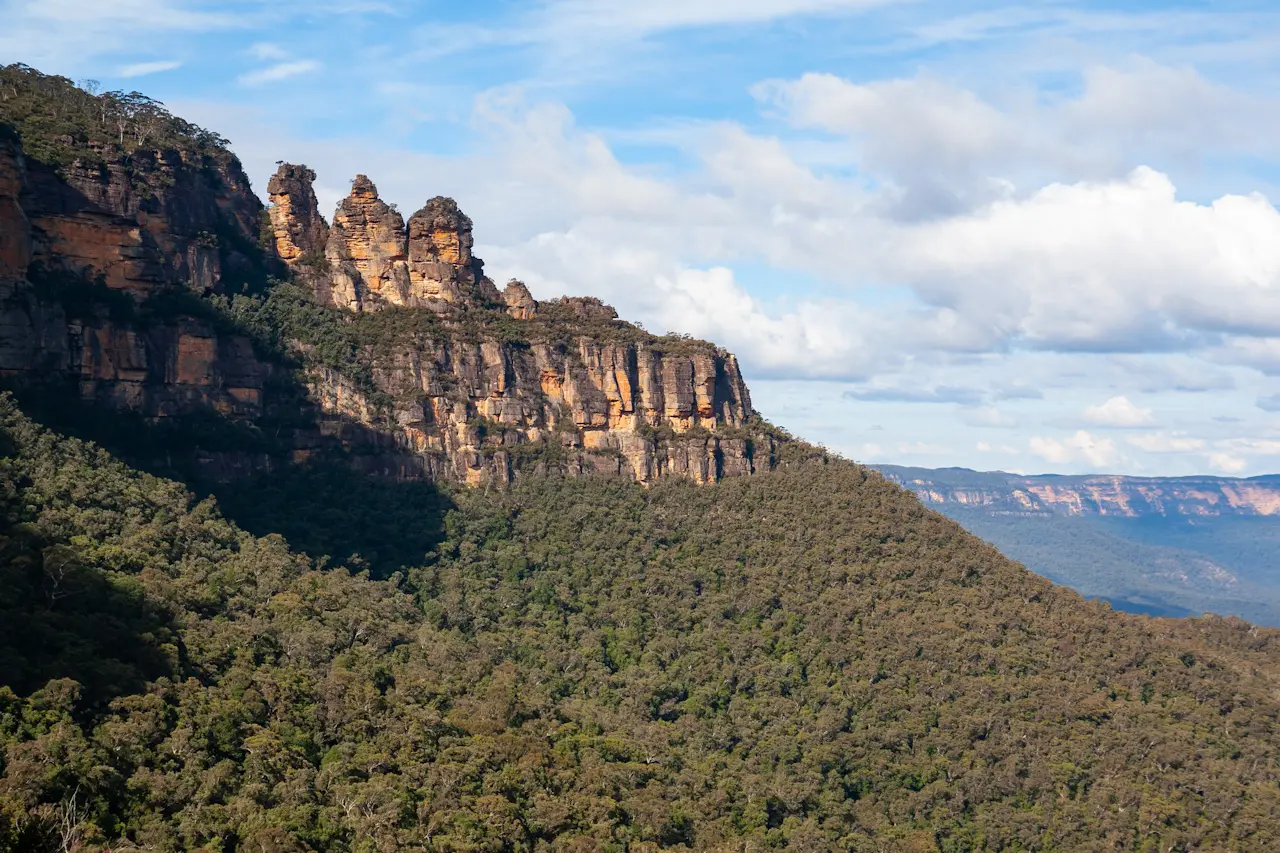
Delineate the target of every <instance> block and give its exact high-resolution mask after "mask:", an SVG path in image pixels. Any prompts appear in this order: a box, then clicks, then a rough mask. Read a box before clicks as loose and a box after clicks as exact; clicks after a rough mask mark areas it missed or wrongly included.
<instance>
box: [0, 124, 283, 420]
mask: <svg viewBox="0 0 1280 853" xmlns="http://www.w3.org/2000/svg"><path fill="white" fill-rule="evenodd" d="M170 153H172V152H168V153H166V152H159V153H156V154H154V155H148V156H144V157H141V158H139V159H138V160H135V161H134V162H132V163H130V164H129V167H130V168H129V170H128V171H126V170H125V168H124V166H123V165H122V164H115V165H113V166H108V167H106V168H102V169H90V168H84V167H74V168H72V169H70V170H68V174H67V175H66V178H65V180H64V179H63V178H62V177H61V176H59V175H58V174H56V173H55V172H54V170H53V169H51V168H49V167H47V166H45V165H43V164H40V163H37V162H33V161H31V160H29V159H28V158H25V157H24V156H23V153H22V147H21V145H20V144H19V142H18V140H17V138H16V136H15V135H13V134H11V133H10V134H7V136H6V138H5V139H4V141H0V234H3V239H0V376H5V377H9V378H10V379H19V380H22V381H25V382H30V381H40V382H50V381H54V382H69V383H71V384H73V385H74V386H75V387H76V389H77V391H78V393H79V394H80V395H81V396H82V397H84V398H85V399H91V400H96V401H99V402H102V403H106V404H108V405H113V406H118V407H122V408H128V409H131V410H135V411H138V412H140V413H142V414H144V415H146V416H148V417H164V416H167V415H174V414H183V413H189V412H192V411H195V410H199V409H210V410H214V411H217V412H221V413H224V414H229V415H234V416H237V417H243V418H254V417H257V416H259V415H260V414H261V411H262V408H261V406H262V399H261V397H262V388H263V384H264V382H265V379H266V377H267V375H268V374H269V373H270V368H269V366H268V365H266V364H265V363H263V362H261V361H260V360H259V359H257V358H256V357H255V356H254V353H253V348H252V346H251V345H250V343H249V339H248V338H247V337H245V336H243V335H234V334H231V335H228V334H225V333H222V334H220V333H218V332H216V331H215V329H214V325H213V323H212V322H210V320H209V319H208V318H202V317H199V316H192V315H190V314H184V313H182V312H180V311H174V312H170V316H168V317H163V318H162V317H158V316H155V315H154V314H152V315H149V316H147V317H145V318H143V317H140V316H138V314H137V313H136V312H135V311H134V310H133V307H134V303H135V302H137V301H140V300H144V299H146V298H147V297H150V296H152V295H154V294H155V293H156V292H157V291H158V290H162V289H164V288H166V287H168V288H181V289H183V290H184V291H185V290H186V289H187V288H196V289H198V290H200V291H214V290H218V289H219V288H220V286H221V284H222V280H223V272H224V270H226V269H227V268H228V266H235V265H240V266H241V267H243V268H249V267H250V266H251V265H252V261H251V260H250V259H249V258H248V257H247V256H246V255H243V254H241V253H240V252H239V251H238V250H236V249H234V248H231V249H229V250H225V249H224V250H220V247H219V246H218V244H217V241H216V237H215V236H214V235H215V234H216V233H223V234H226V235H231V236H232V237H233V238H234V237H239V238H241V239H242V240H243V241H245V242H247V240H248V236H249V234H250V233H252V231H251V229H252V227H253V225H254V224H255V223H256V219H257V217H258V211H259V209H260V206H258V207H255V205H254V201H255V200H254V199H253V198H252V196H251V195H249V194H248V182H247V180H245V179H244V176H243V173H241V172H240V171H239V166H238V164H233V165H230V166H228V168H227V170H226V172H225V173H219V172H216V171H212V170H204V169H195V168H190V167H188V166H186V165H184V164H183V163H182V161H181V159H180V158H178V157H176V156H170ZM147 187H153V188H154V192H151V193H150V194H148V193H146V192H144V188H147ZM206 238H207V239H206ZM228 262H229V263H228ZM84 277H88V278H90V279H94V278H97V279H98V280H99V281H100V282H101V283H102V284H105V286H106V288H109V289H111V290H115V291H120V292H121V293H120V298H121V299H123V302H120V301H119V300H117V301H116V302H115V307H116V310H105V309H100V310H95V309H93V308H91V307H89V306H87V305H84V304H81V302H82V300H79V299H78V298H69V297H70V296H72V295H77V296H78V293H77V291H75V290H72V291H68V290H67V284H68V282H75V281H77V280H82V279H83V278H84ZM29 278H32V279H34V280H28V279H29ZM81 290H83V288H82V289H81ZM122 308H123V310H121V309H122Z"/></svg>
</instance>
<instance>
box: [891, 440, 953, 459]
mask: <svg viewBox="0 0 1280 853" xmlns="http://www.w3.org/2000/svg"><path fill="white" fill-rule="evenodd" d="M896 449H897V451H898V453H900V454H902V455H903V456H946V455H947V454H949V453H950V452H951V448H950V447H947V446H946V445H945V444H935V443H933V442H928V441H903V442H899V443H898V446H897V448H896Z"/></svg>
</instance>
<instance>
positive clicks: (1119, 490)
mask: <svg viewBox="0 0 1280 853" xmlns="http://www.w3.org/2000/svg"><path fill="white" fill-rule="evenodd" d="M876 467H877V468H878V469H879V470H880V471H881V473H883V474H884V475H885V476H886V477H888V478H889V479H891V480H893V481H895V482H897V483H900V484H901V485H903V486H906V487H907V488H909V489H911V490H912V491H914V492H915V493H916V495H917V496H918V497H919V498H920V499H921V500H922V501H924V502H925V503H927V504H933V505H939V506H942V505H946V506H964V507H974V508H981V509H984V510H986V511H988V512H994V513H1008V514H1041V515H1067V516H1111V517H1116V518H1142V517H1148V516H1172V517H1185V518H1199V517H1207V516H1270V515H1280V477H1275V476H1267V477H1255V478H1252V479H1237V478H1233V477H1120V476H1109V475H1108V476H1078V477H1072V476H1057V475H1046V476H1038V477H1024V476H1019V475H1015V474H1003V473H999V472H996V473H983V472H977V471H968V470H966V469H962V468H948V469H943V470H929V469H924V468H903V467H898V466H894V465H880V466H876Z"/></svg>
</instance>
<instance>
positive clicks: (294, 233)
mask: <svg viewBox="0 0 1280 853" xmlns="http://www.w3.org/2000/svg"><path fill="white" fill-rule="evenodd" d="M315 180H316V173H315V172H313V171H311V170H310V169H308V168H307V167H306V166H293V165H290V164H287V163H286V164H283V165H281V167H280V169H279V170H278V171H277V172H276V173H275V175H273V176H272V177H271V180H270V181H269V182H268V183H267V197H268V198H269V199H270V200H271V207H270V208H269V209H268V210H269V212H270V216H271V232H272V237H273V239H274V240H275V247H276V253H277V254H278V255H279V256H280V259H281V260H283V261H284V262H285V263H290V264H293V263H298V262H307V261H312V262H314V261H317V260H319V259H320V258H321V257H323V255H324V250H325V247H326V246H327V245H328V243H329V225H328V223H326V222H325V221H324V217H323V216H321V215H320V205H319V202H318V201H317V200H316V193H315V189H314V184H315Z"/></svg>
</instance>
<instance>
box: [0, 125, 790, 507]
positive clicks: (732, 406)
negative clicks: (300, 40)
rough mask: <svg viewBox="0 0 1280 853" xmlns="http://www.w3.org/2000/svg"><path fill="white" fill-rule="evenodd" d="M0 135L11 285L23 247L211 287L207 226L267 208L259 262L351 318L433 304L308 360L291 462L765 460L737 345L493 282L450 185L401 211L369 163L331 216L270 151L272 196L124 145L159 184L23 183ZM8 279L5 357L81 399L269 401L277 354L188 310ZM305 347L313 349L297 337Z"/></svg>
mask: <svg viewBox="0 0 1280 853" xmlns="http://www.w3.org/2000/svg"><path fill="white" fill-rule="evenodd" d="M4 146H5V147H0V219H3V220H4V223H5V224H6V227H5V229H4V234H5V237H4V241H3V242H0V279H3V278H4V277H5V276H6V275H7V276H8V277H9V279H10V280H11V281H15V282H16V281H17V280H18V279H19V278H20V277H21V276H23V275H25V273H26V269H27V267H28V264H30V263H33V262H34V263H36V264H38V265H43V266H45V267H51V268H57V269H61V270H64V271H66V272H69V273H74V274H77V275H82V276H85V277H87V278H99V279H100V280H101V281H102V282H104V283H105V284H106V285H107V287H109V288H112V289H115V290H123V291H127V292H129V293H131V294H133V295H134V296H135V297H137V298H138V299H140V300H143V299H146V298H147V297H148V296H149V295H151V294H153V293H158V292H160V291H161V290H162V289H163V288H165V287H170V286H180V285H185V286H188V287H191V288H193V289H194V290H195V291H197V292H200V293H206V292H218V291H220V290H222V289H224V288H223V284H224V279H225V276H226V274H227V268H228V266H231V267H234V266H235V265H236V264H238V263H241V261H240V260H239V259H238V258H237V255H236V252H235V251H228V246H227V245H225V244H224V245H219V240H218V238H217V236H216V235H218V234H221V235H224V237H223V239H224V240H226V239H228V238H229V242H232V243H234V244H235V246H236V247H239V246H248V245H252V242H251V241H252V240H253V239H255V238H256V236H257V235H256V233H255V230H254V229H255V228H256V226H257V223H258V222H259V221H262V227H263V239H264V240H266V247H267V251H268V253H269V254H270V255H271V256H272V257H271V259H269V260H270V262H271V263H278V262H283V265H282V269H284V268H288V269H290V270H291V271H292V274H293V275H292V277H293V278H294V279H295V280H296V281H297V282H300V283H305V285H306V286H308V287H309V288H310V289H311V290H312V292H313V293H314V295H315V298H316V300H317V301H318V302H320V303H322V304H324V305H329V306H332V307H333V308H336V309H341V310H342V311H348V312H355V313H358V314H364V313H367V312H373V311H382V310H389V309H427V310H428V312H429V314H428V316H431V317H435V318H437V319H436V320H433V321H432V325H431V326H430V328H431V329H432V330H433V331H431V333H430V334H429V335H427V336H426V337H425V338H424V337H423V336H421V335H418V336H416V337H415V336H409V337H404V338H403V339H391V340H389V341H387V340H384V341H382V342H381V344H380V345H379V346H378V347H376V348H371V349H368V350H367V351H366V352H364V354H363V356H362V357H366V358H367V359H368V365H369V370H368V373H369V374H370V375H371V376H372V380H371V383H370V381H364V382H357V381H355V380H354V379H352V378H351V377H350V376H348V375H347V374H346V373H344V372H343V370H342V369H341V368H339V369H336V370H335V369H331V368H323V367H319V366H316V365H314V364H313V365H312V366H311V367H309V368H308V369H307V370H306V374H305V382H306V385H307V388H308V390H309V394H310V396H311V398H312V400H313V401H314V403H315V404H316V406H317V408H318V409H319V412H320V422H319V423H318V425H317V427H316V428H315V429H313V430H311V431H307V430H302V431H301V432H299V433H298V434H297V435H296V437H295V440H294V442H293V446H294V447H295V450H294V458H295V459H303V458H306V457H308V456H309V455H311V454H312V453H313V452H314V451H315V450H317V449H323V448H324V447H329V446H333V445H335V444H337V445H342V446H345V447H347V448H348V449H349V450H358V451H360V453H359V460H360V462H361V464H362V465H364V466H365V467H368V468H371V469H375V470H379V471H383V472H385V473H388V474H391V475H394V476H401V477H415V476H429V477H436V478H446V479H453V480H458V481H462V482H467V483H478V482H483V481H486V480H493V479H497V480H506V479H509V478H510V477H512V476H513V475H514V474H515V473H516V472H518V471H519V470H527V469H531V468H532V469H537V468H540V467H546V466H555V467H558V468H561V469H563V470H567V471H570V472H582V471H606V472H613V473H617V474H621V475H623V476H627V477H632V478H635V479H637V480H640V481H650V480H653V479H655V478H659V477H663V476H671V475H675V476H683V477H688V478H690V479H693V480H695V481H698V482H709V481H714V480H716V479H719V478H721V477H726V476H740V475H745V474H750V473H752V472H753V471H754V470H756V469H757V468H759V467H770V466H771V465H772V464H774V459H773V439H772V438H769V437H768V436H767V435H765V434H764V433H763V432H761V431H760V430H759V429H758V428H757V427H755V426H753V425H754V424H755V423H756V421H755V419H754V418H753V412H752V409H751V402H750V396H749V394H748V391H747V388H746V385H745V383H744V382H743V380H742V376H741V373H740V371H739V368H738V364H737V361H736V360H735V359H734V358H733V356H732V355H730V354H729V353H727V352H725V351H723V350H720V349H718V348H716V347H715V346H713V345H711V344H706V343H703V342H698V341H689V340H683V339H679V338H670V337H668V338H659V337H654V336H652V335H648V334H646V333H644V332H642V331H641V330H639V329H638V328H636V327H634V326H630V325H629V324H626V323H623V322H622V321H619V320H618V319H617V315H616V312H614V311H613V309H612V308H610V307H609V306H607V305H604V304H603V303H601V302H600V301H599V300H596V299H592V298H589V297H579V298H564V299H560V300H553V301H551V302H548V303H544V304H539V303H538V302H537V301H536V300H534V299H533V297H532V295H531V294H530V293H529V290H528V288H526V287H525V286H524V285H523V284H521V283H520V282H515V281H513V282H511V283H509V284H508V285H507V286H506V288H505V289H504V290H503V291H502V292H499V290H498V288H497V287H495V286H494V283H493V282H492V281H491V280H490V279H489V278H488V277H487V276H486V275H485V274H484V265H483V263H482V261H481V260H480V259H479V258H477V257H475V255H474V253H473V250H472V247H473V236H472V228H473V225H472V222H471V220H470V219H469V218H468V217H467V216H466V215H465V214H464V213H463V212H462V211H461V210H460V209H459V208H458V205H457V203H456V202H455V201H454V200H452V199H449V198H443V197H437V198H433V199H431V200H430V201H428V202H427V203H426V204H425V205H424V206H423V207H422V208H421V209H420V210H419V211H417V212H416V213H415V214H413V216H411V217H410V218H409V220H408V222H407V223H406V222H405V221H404V219H403V218H402V217H401V216H400V214H399V213H398V212H396V210H395V209H394V208H392V207H391V206H390V205H388V204H387V203H385V202H384V201H382V200H381V199H380V198H379V196H378V191H377V188H376V187H375V186H374V184H373V182H372V181H370V180H369V179H368V178H367V177H365V176H363V175H361V176H357V178H356V179H355V180H354V181H353V182H352V186H351V192H350V194H349V196H348V197H347V198H345V199H343V201H342V202H341V204H340V205H339V207H338V209H337V211H336V212H335V214H334V216H333V219H332V224H331V225H330V224H327V223H326V222H325V220H324V218H323V217H322V216H321V214H320V212H319V209H318V203H317V200H316V196H315V192H314V189H313V182H314V180H315V177H316V176H315V173H314V172H313V171H312V170H310V169H308V168H307V167H305V166H297V165H292V164H282V165H281V166H280V168H279V170H278V171H277V173H276V174H275V176H273V177H272V179H271V181H270V183H269V184H268V190H269V195H270V200H271V203H272V204H271V206H270V208H268V209H266V210H265V211H264V209H263V208H262V206H261V204H260V203H259V202H258V201H257V199H256V198H254V197H253V196H252V194H251V193H250V192H249V190H248V183H247V181H246V180H244V179H243V175H242V173H240V172H239V166H238V164H237V163H235V161H234V158H228V159H227V161H226V169H225V174H221V173H219V174H217V175H216V176H215V178H210V177H209V176H208V170H207V169H206V170H204V171H203V172H200V173H196V172H194V171H192V170H190V169H187V167H185V166H184V165H183V164H182V163H181V162H177V163H175V162H173V158H172V157H170V156H169V155H168V154H166V153H165V152H158V153H157V154H155V156H154V158H151V159H148V158H146V157H143V158H137V157H136V156H135V161H138V162H144V163H146V164H147V167H148V168H151V169H154V170H158V172H163V175H160V176H157V174H153V173H151V172H146V173H143V174H142V175H141V180H142V181H144V182H145V181H146V180H149V179H152V178H154V179H155V180H156V183H157V185H158V186H161V187H165V188H167V190H166V192H167V193H168V194H167V195H166V194H165V193H156V194H153V195H152V196H150V197H148V198H146V199H140V198H138V197H136V195H130V193H129V192H128V191H126V190H124V189H121V188H119V187H118V186H117V182H116V181H117V179H116V176H117V174H118V171H117V170H115V169H114V168H113V167H112V166H111V165H110V164H108V165H107V166H106V167H105V168H102V169H99V170H98V171H96V172H90V171H88V170H83V169H77V168H73V169H71V170H70V177H69V178H68V179H67V180H65V181H64V180H62V179H61V178H59V177H57V176H55V175H54V174H53V173H52V171H50V170H43V169H37V170H36V171H35V173H34V174H35V175H36V179H35V180H33V179H32V175H33V172H32V170H31V169H28V168H27V167H26V166H25V165H24V163H23V159H22V156H21V148H20V146H19V145H18V144H17V142H16V140H13V139H11V138H10V139H9V140H8V141H7V142H5V143H4ZM179 159H180V158H179ZM166 170H167V171H166ZM201 175H204V178H203V179H204V180H206V182H207V184H208V185H207V186H206V185H202V184H201V183H200V180H201ZM170 179H172V180H173V181H174V183H173V184H172V185H169V184H168V183H167V181H169V180H170ZM134 180H135V181H137V180H139V176H137V175H135V176H134ZM69 199H79V201H78V202H77V203H76V204H71V203H70V201H69ZM180 201H181V203H179V202H180ZM264 214H265V217H264ZM184 216H185V217H186V218H185V219H184V218H183V217H184ZM244 263H246V264H247V263H248V261H247V260H246V261H245V262H244ZM6 293H7V295H8V298H7V299H6V302H5V305H6V307H5V309H4V313H3V314H2V315H0V333H3V343H0V374H4V375H8V376H10V377H15V376H16V377H21V376H24V375H26V376H31V375H36V374H40V375H60V376H64V377H67V378H69V379H71V380H72V381H74V382H75V383H77V384H78V387H79V389H80V393H81V395H82V396H84V397H86V398H91V399H94V400H98V401H100V402H106V403H109V404H111V405H115V406H119V407H124V408H130V409H133V410H136V411H138V412H140V413H142V414H143V415H145V416H147V417H151V418H159V417H166V416H170V415H181V414H186V413H190V412H193V411H199V410H201V409H210V408H211V409H215V410H217V411H220V412H222V413H224V414H227V415H231V416H234V417H237V418H243V419H247V420H249V421H256V420H259V419H261V418H262V417H263V413H264V412H265V411H267V409H268V406H269V402H270V401H269V400H268V399H266V397H267V395H268V394H269V391H268V390H267V389H268V385H269V383H268V381H267V380H268V378H269V377H270V376H271V375H272V373H273V372H274V371H278V370H279V369H280V368H279V366H277V365H273V364H272V363H270V362H268V361H264V360H263V358H262V357H261V356H259V355H256V354H255V353H254V350H253V348H252V346H251V345H250V344H249V341H248V339H247V338H246V337H244V336H239V335H235V334H232V333H229V332H227V331H225V330H223V331H217V330H215V329H214V328H212V327H211V326H210V325H209V324H208V323H207V322H205V321H202V320H199V319H197V318H195V317H179V318H175V319H173V320H172V321H169V322H166V323H165V324H161V325H155V324H151V325H149V326H147V327H146V328H143V327H140V326H138V325H137V324H136V323H131V322H129V321H128V320H121V319H119V318H113V317H112V316H109V313H107V312H99V313H98V314H95V315H93V316H89V317H83V316H75V317H73V316H69V315H68V314H67V313H66V312H65V311H64V310H63V306H61V305H59V304H56V303H51V302H49V301H48V300H47V299H46V300H44V301H41V299H39V298H36V296H34V295H33V293H34V291H31V290H30V288H29V287H28V286H27V285H26V284H11V285H9V286H8V290H7V291H6ZM504 312H505V314H506V315H508V317H507V318H502V319H503V321H504V323H505V325H502V328H501V331H500V330H499V328H498V326H499V325H501V324H498V323H497V319H499V318H500V315H501V314H502V313H504ZM488 318H492V319H488ZM513 322H514V323H515V324H516V325H514V326H512V325H511V324H512V323H513ZM296 345H297V348H298V352H299V354H300V355H301V356H302V357H303V360H304V363H310V362H307V360H306V354H307V345H306V344H305V342H303V341H297V342H296ZM349 426H350V427H359V429H351V428H348V427H349Z"/></svg>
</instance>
